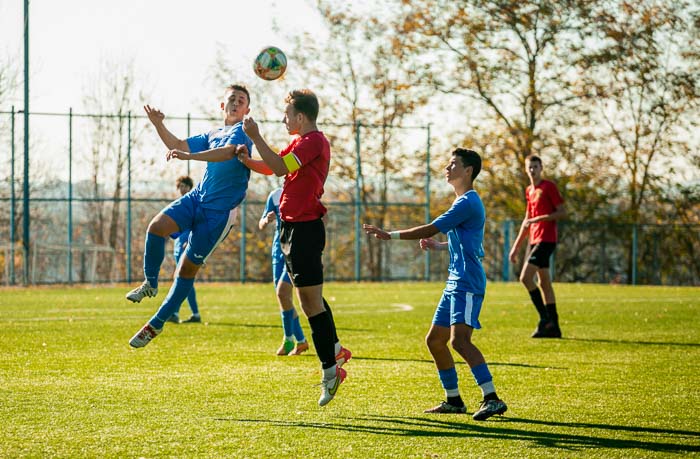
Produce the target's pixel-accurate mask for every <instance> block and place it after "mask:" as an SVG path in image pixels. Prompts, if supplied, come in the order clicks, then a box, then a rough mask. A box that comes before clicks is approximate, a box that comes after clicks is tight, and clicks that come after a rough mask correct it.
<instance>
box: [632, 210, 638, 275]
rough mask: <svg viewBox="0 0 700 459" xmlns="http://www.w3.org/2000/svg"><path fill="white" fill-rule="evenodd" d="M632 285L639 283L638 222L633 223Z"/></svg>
mask: <svg viewBox="0 0 700 459" xmlns="http://www.w3.org/2000/svg"><path fill="white" fill-rule="evenodd" d="M632 285H637V224H636V223H635V224H633V225H632Z"/></svg>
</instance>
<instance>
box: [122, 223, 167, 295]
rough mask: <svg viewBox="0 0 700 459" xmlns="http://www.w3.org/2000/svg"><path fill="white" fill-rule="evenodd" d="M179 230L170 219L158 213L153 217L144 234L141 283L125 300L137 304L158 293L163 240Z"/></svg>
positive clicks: (163, 253) (163, 251)
mask: <svg viewBox="0 0 700 459" xmlns="http://www.w3.org/2000/svg"><path fill="white" fill-rule="evenodd" d="M179 230H180V227H179V226H178V224H177V223H176V222H175V220H173V218H172V217H170V216H168V215H166V214H165V213H163V212H160V213H159V214H158V215H156V216H155V217H153V220H151V223H149V225H148V230H147V232H146V243H145V248H144V254H143V273H144V281H143V283H142V284H141V285H140V286H138V287H136V288H135V289H133V290H131V291H130V292H129V293H127V294H126V298H127V299H128V300H129V301H132V302H134V303H139V302H141V300H142V299H143V298H145V297H153V296H156V294H157V293H158V273H159V272H160V266H161V265H162V264H163V259H164V258H165V240H166V239H167V237H168V236H169V235H170V234H172V233H175V232H177V231H179Z"/></svg>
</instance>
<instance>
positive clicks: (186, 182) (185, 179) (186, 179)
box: [175, 175, 194, 190]
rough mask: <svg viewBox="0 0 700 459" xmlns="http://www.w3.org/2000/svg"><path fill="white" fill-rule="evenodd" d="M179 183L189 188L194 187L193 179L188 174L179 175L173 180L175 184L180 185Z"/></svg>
mask: <svg viewBox="0 0 700 459" xmlns="http://www.w3.org/2000/svg"><path fill="white" fill-rule="evenodd" d="M181 183H182V184H184V185H187V186H188V187H190V190H191V189H192V188H194V181H193V180H192V177H190V176H189V175H181V176H179V177H178V178H177V180H175V186H180V184H181Z"/></svg>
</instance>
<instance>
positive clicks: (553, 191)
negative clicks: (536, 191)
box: [547, 183, 564, 207]
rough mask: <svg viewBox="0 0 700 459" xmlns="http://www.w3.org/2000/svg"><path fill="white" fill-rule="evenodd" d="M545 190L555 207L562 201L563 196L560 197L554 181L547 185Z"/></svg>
mask: <svg viewBox="0 0 700 459" xmlns="http://www.w3.org/2000/svg"><path fill="white" fill-rule="evenodd" d="M547 191H548V194H549V200H550V201H551V202H552V205H553V206H554V207H557V206H559V205H560V204H562V203H563V202H564V198H562V197H561V194H560V193H559V188H557V186H556V185H555V184H554V183H552V184H551V186H549V187H547Z"/></svg>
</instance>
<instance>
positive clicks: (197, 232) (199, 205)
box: [126, 85, 252, 347]
mask: <svg viewBox="0 0 700 459" xmlns="http://www.w3.org/2000/svg"><path fill="white" fill-rule="evenodd" d="M249 107H250V95H249V93H248V90H247V89H246V87H245V86H242V85H231V86H229V87H228V88H226V91H225V92H224V100H223V101H222V102H221V111H222V116H223V121H224V125H223V127H220V128H217V129H213V130H211V131H209V132H205V133H203V134H200V135H195V136H193V137H189V138H188V139H185V140H181V139H179V138H178V137H176V136H175V135H173V134H172V133H171V132H170V131H169V130H168V129H167V128H166V127H165V125H164V124H163V120H164V118H165V115H163V113H162V112H161V111H159V110H157V109H155V108H152V107H150V106H148V105H146V106H145V107H144V109H145V110H146V114H147V115H148V119H149V120H150V121H151V123H152V124H153V126H154V127H155V128H156V132H157V133H158V136H159V137H160V139H161V140H162V141H163V143H164V144H165V146H166V147H168V149H169V151H168V153H167V155H166V159H167V160H170V159H173V158H177V159H182V160H190V159H191V160H199V161H206V162H207V168H206V171H205V172H204V177H203V178H202V181H201V182H199V183H198V184H197V186H196V187H195V188H194V189H193V190H192V191H190V192H189V193H187V194H186V195H184V196H182V197H180V198H179V199H177V200H176V201H174V202H173V203H171V204H170V205H169V206H168V207H166V208H165V209H163V210H162V211H161V212H160V213H158V215H156V216H155V217H154V218H153V220H151V222H150V223H149V225H148V231H147V233H146V244H145V251H144V257H143V258H144V260H143V271H144V276H145V278H146V279H145V280H144V281H143V284H141V285H140V286H138V287H137V288H135V289H134V290H132V291H130V292H129V293H127V295H126V298H127V299H128V300H130V301H133V302H140V301H141V300H142V299H143V298H145V297H153V296H156V294H157V293H158V273H159V271H160V266H161V264H162V263H163V258H164V256H165V239H166V238H167V237H169V236H170V235H171V234H173V233H177V232H183V231H188V230H189V231H191V234H190V237H189V243H188V245H187V248H186V249H185V254H184V257H182V259H181V261H180V263H179V264H178V266H177V268H176V270H175V279H174V282H173V284H172V286H171V287H170V291H169V292H168V294H167V296H166V297H165V299H164V300H163V303H162V304H161V306H160V308H159V309H158V311H157V312H156V313H155V315H153V317H152V318H151V319H150V320H149V321H148V322H147V323H146V324H145V325H144V326H143V327H141V329H140V330H139V331H138V332H137V333H136V334H135V335H134V336H133V337H132V338H131V340H130V341H129V344H130V345H131V346H132V347H143V346H145V345H147V344H148V343H149V342H150V341H151V340H152V339H153V338H155V337H156V336H158V334H160V333H161V332H162V331H163V325H164V324H165V321H166V320H168V318H170V316H172V315H173V312H175V311H176V310H177V308H178V307H179V305H180V304H181V303H182V302H183V301H184V300H185V298H187V295H188V294H189V293H190V291H191V290H192V285H193V283H194V278H195V276H196V274H197V272H198V271H199V268H200V267H201V266H202V264H203V263H204V262H205V261H206V259H207V257H208V256H209V255H210V254H211V253H212V252H213V251H214V249H215V248H216V246H217V245H218V244H219V243H220V242H221V241H223V240H224V238H226V236H227V235H228V233H229V231H231V228H232V227H233V225H234V222H235V219H236V214H237V210H238V209H237V208H238V205H239V204H240V203H241V201H242V200H243V198H244V197H245V194H246V190H247V189H248V180H249V179H250V170H249V169H248V168H247V167H245V166H244V165H243V164H241V162H240V160H239V159H238V158H239V156H240V154H239V152H238V150H239V149H240V150H243V151H246V152H250V151H251V150H252V142H251V140H250V139H249V138H248V136H247V135H246V134H245V132H243V125H242V120H243V117H244V116H245V115H246V114H248V112H249V111H250V108H249ZM248 154H249V153H248Z"/></svg>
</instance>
